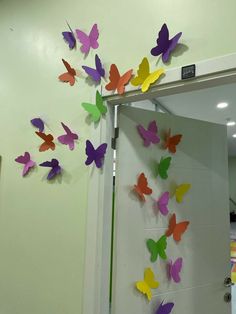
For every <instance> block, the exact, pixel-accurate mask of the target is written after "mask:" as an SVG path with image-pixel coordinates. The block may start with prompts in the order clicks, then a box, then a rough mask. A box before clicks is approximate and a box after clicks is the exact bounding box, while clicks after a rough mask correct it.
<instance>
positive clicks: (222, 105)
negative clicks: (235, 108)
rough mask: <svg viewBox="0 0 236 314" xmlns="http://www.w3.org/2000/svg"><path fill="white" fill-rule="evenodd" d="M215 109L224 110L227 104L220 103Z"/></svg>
mask: <svg viewBox="0 0 236 314" xmlns="http://www.w3.org/2000/svg"><path fill="white" fill-rule="evenodd" d="M216 107H217V108H218V109H224V108H226V107H228V103H227V102H220V103H219V104H217V106H216Z"/></svg>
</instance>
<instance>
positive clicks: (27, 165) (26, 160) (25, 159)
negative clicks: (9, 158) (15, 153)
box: [15, 152, 36, 177]
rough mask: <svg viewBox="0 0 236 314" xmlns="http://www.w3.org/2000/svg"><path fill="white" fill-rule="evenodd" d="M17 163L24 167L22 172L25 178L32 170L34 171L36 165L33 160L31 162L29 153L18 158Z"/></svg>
mask: <svg viewBox="0 0 236 314" xmlns="http://www.w3.org/2000/svg"><path fill="white" fill-rule="evenodd" d="M15 161H16V162H18V163H19V164H23V165H24V168H23V171H22V176H23V177H24V176H25V175H26V174H27V173H28V172H29V171H30V169H32V168H33V167H34V166H35V165H36V163H35V162H34V161H33V160H31V157H30V153H28V152H25V153H24V155H21V156H19V157H17V158H16V159H15Z"/></svg>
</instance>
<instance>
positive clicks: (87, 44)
mask: <svg viewBox="0 0 236 314" xmlns="http://www.w3.org/2000/svg"><path fill="white" fill-rule="evenodd" d="M75 32H76V35H77V38H78V39H79V41H80V43H81V44H82V46H81V47H80V50H81V52H83V53H84V54H88V53H89V51H90V49H91V48H93V49H97V48H98V46H99V44H98V37H99V32H98V27H97V24H94V25H93V26H92V29H91V31H90V33H89V35H87V34H86V33H84V32H83V31H81V30H79V29H76V30H75Z"/></svg>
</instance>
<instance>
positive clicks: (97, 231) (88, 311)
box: [83, 53, 236, 314]
mask: <svg viewBox="0 0 236 314" xmlns="http://www.w3.org/2000/svg"><path fill="white" fill-rule="evenodd" d="M235 82H236V53H234V54H230V55H226V56H223V57H219V58H215V59H209V60H205V61H201V62H198V63H196V78H194V79H190V80H181V68H175V69H171V70H168V71H166V76H165V77H164V79H163V80H162V81H161V84H158V85H154V86H153V87H152V88H151V89H150V91H149V92H147V93H142V92H141V90H140V89H135V88H133V87H130V86H129V87H128V89H127V92H126V93H125V95H123V96H119V95H117V94H114V95H110V94H108V93H103V96H104V97H105V99H106V101H107V106H108V114H107V116H106V120H105V119H104V120H103V121H101V122H100V125H99V127H98V128H96V130H93V131H92V135H91V136H92V139H93V142H95V143H97V145H98V144H100V143H104V142H106V143H108V145H110V144H111V138H112V137H113V132H114V127H113V125H114V123H113V121H114V105H118V104H124V103H130V102H135V101H139V100H145V99H155V98H156V97H162V96H167V95H173V94H178V93H183V92H190V91H193V90H199V89H203V88H209V87H214V86H219V85H224V84H229V83H235ZM95 170H97V169H91V172H90V174H89V188H88V208H87V238H86V252H85V273H84V298H83V314H109V284H110V253H111V222H112V177H113V151H112V149H111V147H110V149H108V152H107V154H106V157H105V164H104V168H103V171H95Z"/></svg>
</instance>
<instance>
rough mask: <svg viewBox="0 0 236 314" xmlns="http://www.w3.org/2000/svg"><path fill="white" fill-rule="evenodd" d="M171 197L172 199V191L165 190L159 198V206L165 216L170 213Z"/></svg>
mask: <svg viewBox="0 0 236 314" xmlns="http://www.w3.org/2000/svg"><path fill="white" fill-rule="evenodd" d="M169 199H170V193H169V192H164V193H163V194H162V195H161V196H160V197H159V199H158V200H157V207H158V209H159V211H160V213H161V214H162V215H163V216H166V215H167V214H168V213H169V209H168V207H167V206H168V202H169Z"/></svg>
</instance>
